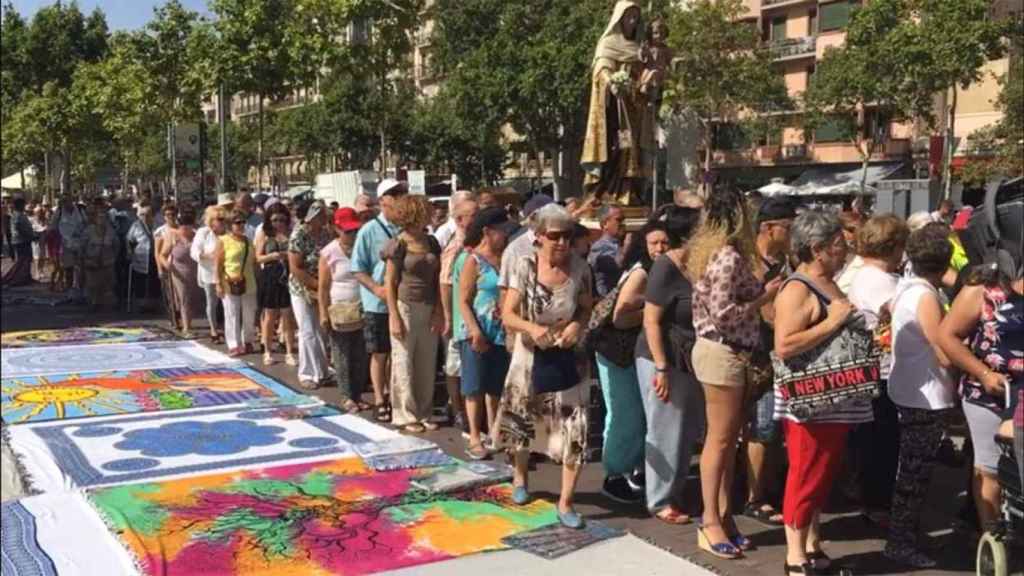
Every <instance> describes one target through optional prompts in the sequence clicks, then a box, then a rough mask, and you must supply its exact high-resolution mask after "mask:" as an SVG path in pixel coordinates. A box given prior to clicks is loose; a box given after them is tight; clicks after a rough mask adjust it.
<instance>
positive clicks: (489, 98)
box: [432, 0, 611, 193]
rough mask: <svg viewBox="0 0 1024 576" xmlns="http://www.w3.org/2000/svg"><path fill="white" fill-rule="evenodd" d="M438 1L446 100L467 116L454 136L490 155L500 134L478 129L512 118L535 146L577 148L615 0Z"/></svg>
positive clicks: (575, 182) (574, 181)
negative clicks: (600, 45)
mask: <svg viewBox="0 0 1024 576" xmlns="http://www.w3.org/2000/svg"><path fill="white" fill-rule="evenodd" d="M434 9H435V18H436V20H435V32H434V36H433V38H432V49H433V50H434V56H435V58H436V66H437V67H438V68H439V69H440V71H441V73H442V74H443V76H444V78H445V86H444V91H445V92H446V97H447V98H449V99H450V103H448V104H445V106H448V107H450V109H451V110H454V111H456V112H458V117H459V118H463V119H464V120H465V123H464V128H465V133H462V134H454V135H453V138H454V139H455V140H458V141H462V142H466V143H475V145H476V147H477V150H476V154H477V155H478V156H480V157H489V156H493V152H494V151H493V139H491V138H487V137H481V134H479V132H478V130H480V129H482V130H484V131H486V132H488V133H489V134H495V135H497V134H500V133H501V130H502V127H503V126H506V125H507V126H509V127H511V128H512V131H513V132H514V133H515V136H513V139H521V140H522V142H523V146H524V147H525V148H527V149H529V150H532V151H533V152H534V153H536V152H541V151H544V152H546V153H547V154H548V155H549V157H553V156H555V155H556V154H557V153H558V152H559V151H562V152H564V153H566V154H569V155H570V156H572V157H576V156H578V151H579V147H580V144H581V142H582V140H583V136H584V132H585V131H586V114H587V105H588V104H587V103H588V98H587V96H588V95H589V91H590V69H591V64H592V60H593V55H594V47H595V46H596V44H597V39H598V37H599V36H600V34H601V31H602V30H603V28H604V26H605V25H606V24H607V21H608V18H609V17H610V15H611V3H609V2H607V1H605V0H524V1H521V2H504V1H501V0H438V2H437V3H436V4H435V8H434ZM567 31H571V33H567ZM569 164H571V165H572V166H573V173H572V174H566V175H565V176H566V177H567V178H566V179H565V180H564V182H563V183H564V184H567V185H568V187H569V190H568V191H569V192H570V193H572V192H575V191H577V190H578V187H579V185H580V184H581V182H582V180H581V179H580V176H581V173H580V172H579V170H578V167H576V164H577V163H576V162H570V163H569ZM485 172H490V169H487V170H485ZM556 176H561V175H557V174H556Z"/></svg>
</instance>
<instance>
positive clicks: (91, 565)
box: [4, 492, 138, 576]
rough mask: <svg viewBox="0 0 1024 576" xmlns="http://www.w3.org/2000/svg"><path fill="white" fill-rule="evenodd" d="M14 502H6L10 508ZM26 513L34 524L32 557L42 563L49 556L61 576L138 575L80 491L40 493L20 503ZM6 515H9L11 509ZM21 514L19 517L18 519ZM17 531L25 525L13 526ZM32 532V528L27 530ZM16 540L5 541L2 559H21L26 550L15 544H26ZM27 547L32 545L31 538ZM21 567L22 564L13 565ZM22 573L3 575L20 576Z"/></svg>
mask: <svg viewBox="0 0 1024 576" xmlns="http://www.w3.org/2000/svg"><path fill="white" fill-rule="evenodd" d="M12 504H15V503H8V504H5V506H7V505H12ZM16 504H20V505H21V506H22V507H23V508H24V510H25V511H27V512H28V513H29V514H31V515H32V517H33V519H34V524H35V527H34V528H35V546H33V552H34V555H36V557H37V559H38V560H39V561H41V562H44V565H46V564H45V558H46V557H49V559H50V560H51V561H52V567H53V568H56V573H57V574H59V575H61V576H87V575H89V576H91V575H95V576H100V575H102V576H129V575H134V574H138V572H137V571H136V569H135V566H134V564H133V562H132V559H131V556H129V554H128V552H127V550H125V548H124V547H123V546H121V545H120V544H119V543H118V542H117V540H115V539H114V536H113V534H111V533H110V531H109V530H108V529H107V527H106V525H104V524H103V520H101V519H100V517H99V514H97V513H96V511H95V510H93V508H92V506H90V505H89V503H88V502H87V501H86V499H85V497H84V496H83V495H82V494H81V493H79V492H67V493H62V494H43V495H39V496H31V497H28V498H23V499H21V500H19V501H18V502H17V503H16ZM6 512H8V513H11V511H10V510H7V511H6ZM21 516H24V514H19V517H21ZM12 520H13V516H12V517H8V518H5V519H4V521H5V523H6V524H8V528H10V527H11V526H12V524H11V521H12ZM14 525H16V526H19V528H20V529H25V526H24V525H23V524H22V523H21V522H18V523H16V524H14ZM28 528H29V529H31V527H30V526H29V527H28ZM21 540H22V539H21V538H18V539H5V540H4V546H5V550H4V553H5V556H7V557H8V558H24V553H25V550H24V549H22V550H13V549H10V548H8V547H13V546H15V545H16V544H18V543H20V544H24V543H25V542H22V541H21ZM28 544H29V545H30V546H32V542H31V539H29V540H28ZM19 565H21V566H24V565H25V564H24V563H23V562H19V563H18V564H16V565H15V567H16V568H17V566H19ZM21 572H22V571H21V570H18V569H15V570H14V573H13V574H11V575H8V574H7V572H4V576H19V575H20V574H21Z"/></svg>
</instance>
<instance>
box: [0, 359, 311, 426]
mask: <svg viewBox="0 0 1024 576" xmlns="http://www.w3.org/2000/svg"><path fill="white" fill-rule="evenodd" d="M0 389H2V392H0V415H2V420H3V422H4V423H6V424H20V423H23V422H46V421H51V420H69V419H72V418H82V417H90V416H108V415H112V414H132V413H136V412H157V411H162V410H182V409H188V408H202V407H206V406H219V405H229V404H242V403H245V402H251V401H253V400H257V399H260V398H275V397H281V398H288V397H293V396H296V395H297V394H296V393H295V392H294V391H293V390H291V389H290V388H288V387H287V386H285V385H283V384H281V383H279V382H277V381H276V380H274V379H273V378H270V377H268V376H265V375H264V374H262V373H260V372H258V371H256V370H253V369H252V368H245V367H237V368H219V367H218V368H160V369H156V370H131V371H123V370H118V371H111V372H81V373H73V374H60V375H56V376H25V377H20V378H4V379H3V380H0Z"/></svg>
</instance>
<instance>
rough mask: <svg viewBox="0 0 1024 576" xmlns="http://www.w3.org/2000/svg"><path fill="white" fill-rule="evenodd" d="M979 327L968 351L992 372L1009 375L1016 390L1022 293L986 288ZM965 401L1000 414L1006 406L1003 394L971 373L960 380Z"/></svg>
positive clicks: (1023, 342)
mask: <svg viewBox="0 0 1024 576" xmlns="http://www.w3.org/2000/svg"><path fill="white" fill-rule="evenodd" d="M983 298H984V299H983V301H982V307H981V318H980V319H979V320H978V330H977V331H976V332H975V333H974V336H973V337H972V338H971V351H972V352H974V355H975V356H977V357H978V358H980V359H981V361H982V362H984V363H985V365H986V366H988V367H989V369H991V370H992V371H993V372H997V373H999V374H1005V375H1007V376H1009V377H1010V383H1011V390H1012V392H1013V393H1014V396H1015V395H1016V394H1015V393H1016V392H1017V391H1019V390H1020V389H1021V387H1022V386H1024V295H1021V294H1017V293H1016V292H1012V291H1007V290H1005V289H1004V288H1001V287H998V286H992V287H988V288H985V294H984V297H983ZM960 393H961V395H962V396H963V399H964V402H970V403H971V404H974V405H976V406H981V407H983V408H988V409H989V410H991V411H993V412H997V413H1000V414H1002V412H1003V410H1005V409H1006V408H1007V406H1006V401H1005V399H1004V398H1003V396H1002V395H999V396H994V395H992V394H989V393H988V392H986V391H985V389H984V388H983V387H982V385H981V383H980V382H978V381H977V380H975V379H974V378H973V377H972V376H970V375H965V376H964V377H963V379H962V380H961V382H960Z"/></svg>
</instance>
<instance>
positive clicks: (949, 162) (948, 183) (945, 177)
mask: <svg viewBox="0 0 1024 576" xmlns="http://www.w3.org/2000/svg"><path fill="white" fill-rule="evenodd" d="M956 105H957V93H956V84H954V85H953V99H952V101H951V102H950V104H949V117H948V120H947V124H946V153H945V154H944V157H945V159H944V160H945V161H944V162H943V163H942V198H943V199H945V200H949V196H950V194H951V193H952V190H953V153H954V152H955V151H956V144H954V134H955V133H956V132H955V130H954V128H955V124H956Z"/></svg>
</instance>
